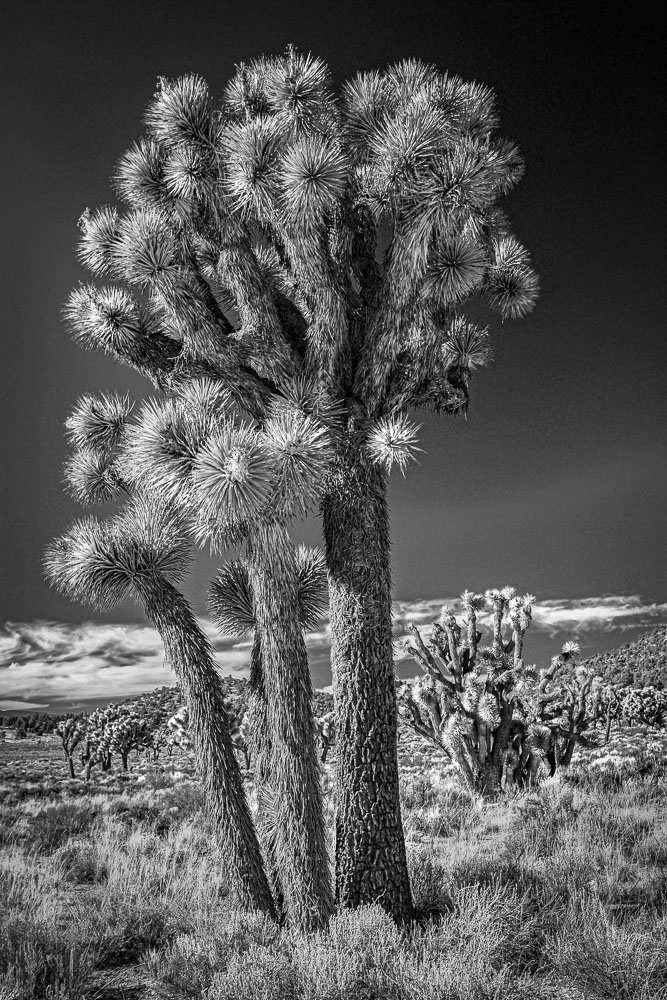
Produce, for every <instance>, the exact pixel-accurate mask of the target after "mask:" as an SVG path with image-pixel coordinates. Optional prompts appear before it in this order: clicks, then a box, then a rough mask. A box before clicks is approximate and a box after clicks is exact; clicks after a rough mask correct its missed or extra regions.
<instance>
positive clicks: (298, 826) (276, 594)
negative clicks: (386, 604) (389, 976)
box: [247, 526, 333, 929]
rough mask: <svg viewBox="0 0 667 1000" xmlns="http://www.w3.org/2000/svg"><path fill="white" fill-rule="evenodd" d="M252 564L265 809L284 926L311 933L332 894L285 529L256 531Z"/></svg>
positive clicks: (294, 582) (322, 919)
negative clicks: (266, 751)
mask: <svg viewBox="0 0 667 1000" xmlns="http://www.w3.org/2000/svg"><path fill="white" fill-rule="evenodd" d="M247 557H248V570H249V580H250V586H251V590H252V595H253V606H254V608H255V618H256V629H257V636H258V638H259V648H260V653H261V670H262V677H263V683H264V692H265V697H266V708H267V722H268V731H269V733H270V747H271V749H270V758H269V761H268V785H267V789H266V791H267V794H266V806H268V804H269V802H271V808H272V809H273V810H275V819H274V824H273V830H272V831H271V833H272V837H273V843H274V844H275V861H276V865H277V869H278V871H279V873H280V885H281V888H282V892H283V896H284V907H285V914H286V917H287V920H288V921H289V922H290V923H291V924H294V925H296V926H299V927H302V928H308V929H311V928H316V927H321V926H323V925H324V924H325V923H326V921H327V920H328V918H329V916H330V915H331V913H332V912H333V893H332V887H331V879H330V873H329V860H328V854H327V846H326V833H325V826H324V812H323V808H322V788H321V782H320V774H319V764H318V760H317V748H316V746H315V722H314V718H313V707H312V693H313V692H312V682H311V678H310V670H309V667H308V654H307V650H306V644H305V641H304V637H303V631H302V627H301V622H300V619H299V616H298V612H297V609H298V577H297V572H296V564H295V561H294V548H293V546H292V545H291V543H290V541H289V538H288V536H287V532H286V530H285V529H284V528H282V527H278V526H272V527H266V528H258V529H256V530H255V531H253V532H252V535H251V536H250V537H249V538H248V541H247ZM266 818H268V817H266V816H265V819H266Z"/></svg>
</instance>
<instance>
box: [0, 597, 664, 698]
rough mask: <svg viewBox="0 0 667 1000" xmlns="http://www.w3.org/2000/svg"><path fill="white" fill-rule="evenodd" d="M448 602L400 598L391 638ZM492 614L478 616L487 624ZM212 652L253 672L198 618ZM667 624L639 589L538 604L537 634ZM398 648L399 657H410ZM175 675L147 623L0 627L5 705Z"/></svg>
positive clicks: (316, 653)
mask: <svg viewBox="0 0 667 1000" xmlns="http://www.w3.org/2000/svg"><path fill="white" fill-rule="evenodd" d="M443 605H447V606H449V607H451V608H453V609H454V612H455V613H456V614H457V615H458V614H459V612H460V610H461V601H460V598H454V599H451V598H449V599H448V598H444V599H428V600H414V601H395V602H394V606H393V623H394V628H393V631H394V636H395V639H396V640H399V639H400V638H401V637H402V636H403V635H405V631H406V626H407V624H408V622H414V623H415V624H416V625H418V626H419V627H420V628H421V627H422V626H423V634H424V636H425V637H426V636H427V635H428V634H429V632H430V626H431V624H432V622H433V621H435V619H436V618H437V617H438V616H439V614H440V611H441V609H442V607H443ZM489 622H490V615H486V616H485V615H484V614H482V615H480V623H481V624H482V625H484V626H485V625H487V624H488V623H489ZM199 624H200V625H201V626H202V628H203V629H204V631H205V632H206V635H207V636H208V638H209V641H210V642H211V645H212V647H213V650H214V654H215V658H216V662H217V665H218V668H219V670H220V673H221V674H222V675H223V676H224V675H229V674H232V675H234V676H236V677H247V676H248V674H249V658H250V643H249V642H247V641H244V642H234V641H233V640H231V639H226V638H225V637H224V636H220V635H219V633H218V632H217V631H216V630H215V628H214V626H213V625H212V624H211V622H209V621H208V620H207V619H203V618H202V619H199ZM664 624H667V603H664V604H655V603H654V604H649V603H647V602H645V601H643V600H642V599H641V597H640V596H639V595H638V594H632V595H629V596H628V595H614V594H605V595H603V596H602V597H588V598H581V599H560V598H555V599H551V600H544V601H536V602H535V604H534V606H533V623H532V625H531V632H532V633H542V634H543V635H545V636H548V637H549V638H550V639H553V638H555V637H556V636H562V637H563V639H565V638H577V639H586V640H587V644H588V645H590V641H588V640H594V638H595V636H596V635H600V634H601V633H605V634H608V633H618V634H619V645H621V644H622V641H623V634H624V633H625V632H627V631H628V630H630V629H633V630H637V629H642V628H644V629H650V628H656V627H658V626H659V625H664ZM330 634H331V633H330V628H329V624H328V622H327V621H323V623H322V626H321V627H320V629H318V630H317V631H313V632H310V633H309V634H308V636H307V644H308V647H309V650H310V655H311V663H312V661H313V660H314V659H318V660H319V661H320V663H322V661H324V660H325V659H328V650H329V645H330ZM406 658H407V657H406V654H405V653H403V651H402V650H401V649H400V648H399V646H398V644H397V646H396V660H397V662H400V661H401V660H404V659H406ZM174 680H175V677H174V673H173V671H172V670H171V668H170V666H169V664H168V663H167V662H166V660H165V655H164V650H163V648H162V643H161V640H160V637H159V635H158V633H157V631H156V630H155V629H153V628H150V627H149V626H147V625H105V624H96V623H91V622H88V623H84V624H81V625H64V624H60V623H56V622H47V621H36V622H22V623H11V622H7V623H6V624H5V625H4V626H0V709H2V710H5V711H14V710H19V709H34V710H36V711H38V710H40V709H43V708H44V707H45V706H46V705H49V706H50V707H51V708H53V707H56V706H57V704H58V703H59V702H63V703H64V702H72V701H73V700H74V701H77V700H81V701H86V700H89V699H104V698H117V697H124V698H129V697H132V696H134V695H138V694H141V693H142V692H144V691H151V690H153V688H156V687H161V686H162V685H170V684H173V683H174Z"/></svg>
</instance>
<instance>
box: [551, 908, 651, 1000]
mask: <svg viewBox="0 0 667 1000" xmlns="http://www.w3.org/2000/svg"><path fill="white" fill-rule="evenodd" d="M666 945H667V926H663V927H662V939H661V940H660V939H656V936H654V935H653V934H643V933H636V932H633V931H629V930H627V929H626V928H624V927H622V926H618V925H617V924H616V923H614V921H613V920H612V919H611V918H610V917H609V916H608V914H607V913H606V912H605V910H604V908H603V907H602V906H601V905H600V903H599V902H597V901H595V900H591V899H589V898H582V899H577V898H574V899H573V900H572V902H571V905H570V907H569V909H568V912H567V914H566V917H565V920H564V921H563V924H562V926H561V930H560V932H559V934H558V936H557V938H556V940H555V941H554V949H553V953H552V955H551V958H550V964H551V967H552V969H553V970H554V971H555V972H556V973H557V974H558V975H560V976H562V977H563V978H564V979H566V980H568V981H569V982H571V983H572V984H574V985H576V986H578V987H579V988H580V989H581V990H582V992H583V994H584V995H585V996H595V997H596V998H599V1000H641V998H645V1000H650V998H653V1000H657V998H659V997H665V996H667V990H666V989H665V984H666V983H667V947H666Z"/></svg>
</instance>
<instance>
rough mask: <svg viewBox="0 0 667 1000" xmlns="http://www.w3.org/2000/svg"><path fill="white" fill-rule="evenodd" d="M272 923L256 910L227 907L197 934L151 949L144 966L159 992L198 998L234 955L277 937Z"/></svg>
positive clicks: (185, 997)
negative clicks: (248, 911) (248, 910)
mask: <svg viewBox="0 0 667 1000" xmlns="http://www.w3.org/2000/svg"><path fill="white" fill-rule="evenodd" d="M278 934H279V932H278V929H277V927H276V926H275V924H273V923H272V922H271V921H269V920H268V919H267V918H266V917H265V916H263V915H261V914H258V913H243V912H240V911H234V910H228V911H227V912H226V913H225V914H224V915H219V916H218V918H217V919H216V918H213V919H212V920H210V921H207V922H206V925H205V926H204V927H200V928H199V932H198V933H196V934H193V933H188V934H180V935H178V936H177V937H176V938H175V939H174V940H173V941H172V942H171V943H170V944H169V945H168V946H167V947H166V948H164V949H162V950H155V949H153V950H151V951H150V952H149V953H148V955H147V956H146V965H147V970H148V974H149V977H150V980H151V985H152V988H153V990H154V992H156V993H157V994H158V995H161V996H162V995H169V996H174V997H177V998H179V1000H181V998H183V1000H187V998H190V997H193V998H194V997H199V996H201V995H202V992H203V991H204V990H206V989H208V987H209V986H210V985H211V983H212V982H213V979H214V977H215V975H216V973H218V972H220V971H222V970H225V969H226V968H227V966H228V964H229V962H230V961H231V959H232V958H233V956H235V955H243V954H245V953H246V952H247V951H248V950H252V949H253V948H259V949H266V948H267V947H268V946H270V945H271V944H272V943H273V942H274V941H275V940H276V939H277V936H278Z"/></svg>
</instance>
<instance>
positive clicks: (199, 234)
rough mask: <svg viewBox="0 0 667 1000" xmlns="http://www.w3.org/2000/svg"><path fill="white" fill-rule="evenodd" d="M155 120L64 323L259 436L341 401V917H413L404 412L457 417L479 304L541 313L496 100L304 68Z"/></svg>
mask: <svg viewBox="0 0 667 1000" xmlns="http://www.w3.org/2000/svg"><path fill="white" fill-rule="evenodd" d="M145 121H146V126H147V135H146V136H145V137H144V138H142V139H141V140H140V141H139V142H138V143H137V144H136V145H135V146H133V147H132V149H130V150H129V152H128V153H127V154H126V155H125V156H124V157H123V159H122V160H121V162H120V165H119V168H118V171H117V175H116V184H117V191H118V193H119V195H120V197H121V198H122V199H123V200H124V201H125V202H126V204H127V206H128V209H127V211H125V212H124V213H123V214H119V213H118V211H117V210H116V209H115V208H103V209H101V210H99V211H97V212H95V213H93V214H91V213H86V214H85V215H84V217H83V218H82V221H81V225H82V229H83V238H82V241H81V259H82V261H83V262H84V263H85V264H86V265H87V266H88V267H89V269H90V270H91V271H92V272H93V274H94V275H110V276H112V278H113V279H114V280H115V281H116V282H117V283H116V284H115V285H113V286H111V287H104V288H98V287H95V286H91V285H88V286H82V287H81V288H79V289H78V290H76V291H75V292H74V293H73V295H72V298H71V300H70V302H69V305H68V307H67V315H68V318H69V320H70V322H71V325H72V329H73V332H74V336H75V338H76V339H77V340H78V341H79V342H80V343H82V344H83V346H85V347H90V348H101V349H103V350H105V351H107V352H109V353H111V354H112V355H114V356H115V357H116V358H117V359H118V360H119V361H121V362H124V363H127V364H130V365H132V366H133V367H134V368H136V369H137V370H138V371H140V372H142V373H143V374H145V375H146V376H147V377H148V378H149V379H150V380H151V381H152V382H153V384H154V385H155V386H157V387H158V388H159V389H162V390H164V391H166V392H168V393H174V392H176V391H178V390H179V386H182V385H183V384H186V383H187V382H188V381H189V380H191V379H192V378H195V377H200V376H202V375H205V376H208V377H209V378H210V379H212V380H214V381H217V382H219V383H220V384H222V385H223V386H225V387H226V388H227V390H228V391H229V393H230V396H231V398H232V400H233V402H234V403H235V404H236V405H237V406H238V407H239V408H241V409H243V410H245V411H246V412H247V413H248V414H249V415H250V416H251V417H252V418H253V420H254V421H256V422H257V425H258V426H259V427H262V426H263V424H264V423H265V422H266V421H267V419H270V417H267V414H270V413H271V412H272V411H275V407H276V405H280V404H281V402H282V401H283V400H284V397H285V388H284V386H285V384H286V380H288V382H289V380H291V379H294V378H295V377H297V378H301V379H302V380H303V381H302V385H303V386H304V387H306V391H305V392H304V394H303V402H304V404H305V405H306V407H307V405H308V403H309V401H310V400H311V397H312V398H315V399H317V398H326V400H327V401H328V404H329V405H331V404H333V402H334V401H339V402H340V406H339V408H338V410H337V412H336V415H335V417H334V416H333V411H332V419H331V428H330V429H331V440H332V448H331V453H330V457H329V462H328V469H327V472H326V475H323V476H322V477H321V484H320V485H321V487H322V489H321V496H320V501H319V502H320V506H321V512H322V516H323V530H324V539H325V544H326V560H327V569H328V577H329V590H330V605H331V630H332V668H333V683H334V701H335V712H336V730H337V732H338V733H339V734H342V735H343V738H341V739H339V749H338V753H337V764H336V799H337V818H336V895H337V899H338V901H339V902H340V904H342V905H349V906H355V905H358V904H360V903H364V902H370V901H373V900H380V901H381V902H382V904H383V905H384V906H385V907H386V908H387V909H388V910H389V911H391V912H392V913H394V914H395V915H396V916H397V917H401V916H405V915H407V914H408V913H409V912H410V910H411V899H410V889H409V882H408V874H407V866H406V860H405V845H404V840H403V833H402V826H401V817H400V809H399V798H398V765H397V757H396V726H397V709H396V700H395V693H394V684H393V660H392V644H391V586H390V563H389V523H388V508H387V474H388V472H389V470H390V469H391V467H392V466H393V465H394V464H398V465H399V466H400V467H401V469H402V468H403V467H404V465H405V464H406V462H407V461H408V459H409V458H410V457H411V456H412V455H413V453H414V450H415V448H416V441H417V437H416V432H417V428H416V427H415V426H414V425H413V424H411V423H410V422H409V419H408V414H409V411H411V410H419V409H427V410H431V411H435V412H440V413H447V414H456V413H464V412H465V411H466V408H467V404H468V387H469V381H470V377H471V375H472V373H473V372H474V371H475V370H476V369H477V368H479V367H481V366H483V365H484V364H485V363H486V361H487V360H488V358H489V347H488V330H486V329H480V328H478V327H477V326H475V325H474V324H473V323H472V322H470V320H469V319H468V318H466V317H465V315H463V313H462V312H461V309H462V307H463V305H464V304H465V302H466V301H468V300H471V299H473V298H475V297H483V298H484V299H485V300H486V302H487V303H488V304H489V305H490V306H491V308H492V309H495V310H496V311H497V312H499V313H500V315H501V317H502V318H503V319H506V318H514V317H520V316H522V315H524V314H525V313H527V312H528V311H529V310H530V309H531V308H532V306H533V303H534V301H535V298H536V295H537V279H536V277H535V274H534V273H533V271H532V270H531V269H530V267H529V264H528V255H527V253H526V251H525V250H524V248H523V247H522V246H521V245H520V244H519V242H518V241H517V240H516V239H515V238H514V237H513V236H512V235H511V233H510V230H509V226H508V222H507V219H506V217H505V216H504V215H503V213H502V211H501V210H500V209H499V208H498V207H497V201H498V199H499V198H500V197H501V196H503V195H505V194H506V193H507V192H508V191H509V190H510V189H511V188H512V187H513V185H514V184H515V183H516V182H517V181H518V180H519V179H520V177H521V173H522V163H521V158H520V156H519V153H518V152H517V150H516V148H515V147H514V146H512V145H511V144H510V143H508V142H507V141H505V140H503V139H501V138H498V137H497V136H496V134H495V130H496V127H497V124H498V119H497V112H496V109H495V102H494V96H493V94H492V92H491V91H490V90H488V89H487V88H485V87H483V86H480V85H478V84H476V83H464V82H463V81H462V80H460V79H459V78H458V77H453V76H448V75H447V74H443V73H440V72H438V71H437V70H436V69H435V68H433V67H432V66H427V65H425V64H423V63H420V62H416V61H410V62H403V63H400V64H397V65H394V66H391V67H390V68H389V69H388V70H386V71H385V72H382V73H380V72H369V73H364V74H360V75H358V76H357V77H355V78H354V79H353V80H351V81H349V82H348V83H346V84H344V85H343V86H342V88H341V89H340V90H339V91H338V92H337V93H336V92H335V91H334V88H333V86H332V82H331V78H330V74H329V71H328V68H327V66H326V65H325V64H324V63H323V62H322V61H321V60H319V59H316V58H312V57H311V56H303V55H301V54H299V53H297V52H295V50H294V49H293V48H292V47H289V48H288V50H287V52H286V54H285V55H284V56H281V57H277V58H260V59H257V60H255V61H253V62H252V63H250V64H249V65H241V66H239V67H238V69H237V71H236V73H235V75H234V76H233V78H232V80H231V81H230V83H229V85H228V86H227V89H226V91H225V93H224V96H223V102H222V105H221V106H220V107H218V108H214V106H213V104H212V101H211V99H210V97H209V93H208V90H207V87H206V84H205V83H204V81H203V80H201V79H200V78H199V77H196V76H187V77H183V78H181V79H179V80H177V81H175V82H168V81H165V80H161V81H160V86H159V89H158V92H157V94H156V95H155V97H154V99H153V101H152V102H151V104H150V105H149V107H148V109H147V112H146V116H145ZM133 293H136V294H133ZM249 549H250V551H249V553H248V559H249V560H250V562H252V561H253V560H254V559H260V555H259V549H258V548H257V545H256V543H255V542H251V543H250V546H249ZM257 565H259V563H258V564H257ZM281 572H282V571H281ZM288 575H289V574H288ZM263 580H264V583H263V584H262V586H264V584H266V586H268V585H269V581H268V579H265V578H263ZM271 586H272V584H271ZM290 586H293V584H291V585H290ZM260 589H261V588H260V586H259V584H258V585H257V588H256V594H257V596H258V597H259V593H260ZM264 597H265V598H266V599H267V601H268V604H267V606H266V607H265V608H264V607H262V611H261V614H268V613H269V607H270V606H271V604H272V602H273V603H275V601H276V600H278V598H275V597H270V596H269V592H268V591H266V590H265V592H264ZM264 597H263V599H264ZM257 615H258V626H259V615H260V610H259V607H257ZM258 634H260V635H261V631H260V629H259V627H258ZM281 641H282V640H281ZM264 659H265V651H264V649H262V667H263V669H265V670H266V669H268V667H267V664H266V663H265V662H264Z"/></svg>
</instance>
